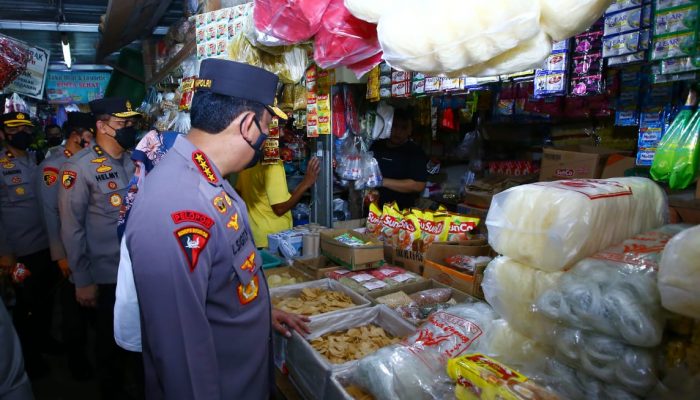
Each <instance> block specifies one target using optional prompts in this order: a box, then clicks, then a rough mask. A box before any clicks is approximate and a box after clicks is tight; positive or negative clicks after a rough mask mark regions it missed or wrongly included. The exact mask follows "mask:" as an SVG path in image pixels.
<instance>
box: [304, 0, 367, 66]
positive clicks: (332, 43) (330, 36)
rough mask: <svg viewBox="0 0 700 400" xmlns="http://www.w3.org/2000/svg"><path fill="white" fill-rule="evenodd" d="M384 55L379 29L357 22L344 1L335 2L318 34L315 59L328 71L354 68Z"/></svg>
mask: <svg viewBox="0 0 700 400" xmlns="http://www.w3.org/2000/svg"><path fill="white" fill-rule="evenodd" d="M380 52H381V46H380V45H379V39H378V38H377V26H376V25H374V24H370V23H369V22H365V21H362V20H360V19H357V18H355V17H354V16H353V15H352V14H350V11H348V9H347V8H345V5H344V4H343V0H331V2H330V4H329V5H328V9H327V10H326V14H325V15H324V16H323V22H322V23H321V28H320V29H319V30H318V32H317V33H316V39H315V42H314V59H315V60H316V63H317V64H318V65H319V66H320V67H321V68H324V69H329V68H337V67H339V66H346V65H353V64H357V63H360V62H362V61H365V60H367V59H368V58H371V57H373V56H375V55H377V54H378V53H380Z"/></svg>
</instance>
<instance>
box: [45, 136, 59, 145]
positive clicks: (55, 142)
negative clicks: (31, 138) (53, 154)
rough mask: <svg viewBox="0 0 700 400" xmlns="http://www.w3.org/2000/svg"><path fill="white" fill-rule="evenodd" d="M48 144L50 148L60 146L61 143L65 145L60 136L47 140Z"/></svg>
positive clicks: (50, 137)
mask: <svg viewBox="0 0 700 400" xmlns="http://www.w3.org/2000/svg"><path fill="white" fill-rule="evenodd" d="M46 142H47V143H48V144H49V147H56V146H60V145H61V143H63V138H61V137H60V136H49V137H48V138H47V139H46Z"/></svg>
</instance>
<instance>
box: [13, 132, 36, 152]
mask: <svg viewBox="0 0 700 400" xmlns="http://www.w3.org/2000/svg"><path fill="white" fill-rule="evenodd" d="M33 140H34V138H33V137H32V134H31V133H29V132H27V131H19V132H17V133H15V134H14V135H12V136H11V137H10V138H9V140H8V143H10V146H12V147H14V148H16V149H19V150H22V151H24V150H27V149H28V148H29V145H30V144H32V141H33Z"/></svg>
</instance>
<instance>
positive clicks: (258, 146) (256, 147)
mask: <svg viewBox="0 0 700 400" xmlns="http://www.w3.org/2000/svg"><path fill="white" fill-rule="evenodd" d="M253 122H254V123H255V126H257V127H258V130H259V131H260V136H259V137H258V140H256V141H255V143H251V142H249V141H248V139H245V142H246V143H248V146H250V147H251V148H252V149H253V151H255V154H254V155H253V158H252V159H251V160H250V162H249V163H248V165H246V166H245V169H248V168H253V167H254V166H256V165H257V164H258V161H260V155H261V154H262V150H263V145H264V144H265V140H267V134H265V133H263V130H262V128H261V127H260V122H258V119H257V118H256V117H253ZM242 128H243V122H242V121H241V132H242V131H243V129H242Z"/></svg>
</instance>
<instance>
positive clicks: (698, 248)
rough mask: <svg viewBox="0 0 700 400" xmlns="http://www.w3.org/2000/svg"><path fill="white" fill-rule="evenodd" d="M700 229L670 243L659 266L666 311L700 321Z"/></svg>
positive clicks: (682, 234)
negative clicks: (699, 261)
mask: <svg viewBox="0 0 700 400" xmlns="http://www.w3.org/2000/svg"><path fill="white" fill-rule="evenodd" d="M698 260H700V226H696V227H694V228H691V229H688V230H686V231H684V232H681V233H679V234H678V235H676V236H675V237H674V238H673V239H671V241H669V242H668V244H667V245H666V248H665V249H664V252H663V255H662V256H661V261H660V262H659V277H658V285H659V292H660V293H661V303H662V304H663V306H664V308H666V309H667V310H671V311H673V312H675V313H678V314H681V315H686V316H688V317H691V318H695V319H700V291H698V287H699V286H698V285H700V263H698Z"/></svg>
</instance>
